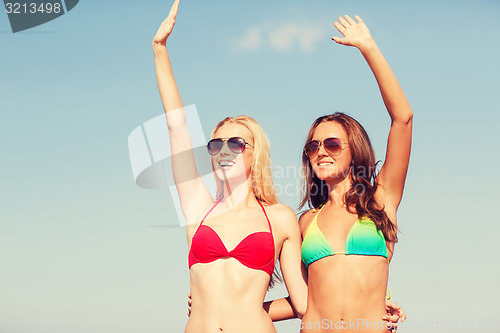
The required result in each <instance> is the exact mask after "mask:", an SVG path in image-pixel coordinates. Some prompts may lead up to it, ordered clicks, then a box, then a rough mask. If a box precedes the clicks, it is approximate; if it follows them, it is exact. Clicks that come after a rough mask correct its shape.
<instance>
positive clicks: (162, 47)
mask: <svg viewBox="0 0 500 333" xmlns="http://www.w3.org/2000/svg"><path fill="white" fill-rule="evenodd" d="M152 46H153V53H154V54H155V55H156V54H163V53H166V52H167V45H166V44H162V43H158V42H155V41H153V45H152Z"/></svg>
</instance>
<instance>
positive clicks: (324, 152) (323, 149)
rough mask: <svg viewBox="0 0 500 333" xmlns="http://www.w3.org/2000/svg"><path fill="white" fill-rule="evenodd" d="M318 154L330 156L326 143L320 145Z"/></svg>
mask: <svg viewBox="0 0 500 333" xmlns="http://www.w3.org/2000/svg"><path fill="white" fill-rule="evenodd" d="M317 156H318V157H319V156H328V152H327V151H326V149H325V145H324V144H320V145H319V149H318V154H317Z"/></svg>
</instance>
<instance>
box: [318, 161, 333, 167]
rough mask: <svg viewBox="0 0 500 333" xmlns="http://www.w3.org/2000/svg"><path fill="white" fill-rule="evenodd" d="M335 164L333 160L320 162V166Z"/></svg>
mask: <svg viewBox="0 0 500 333" xmlns="http://www.w3.org/2000/svg"><path fill="white" fill-rule="evenodd" d="M333 164H334V163H333V162H319V163H318V166H319V167H327V166H330V165H333Z"/></svg>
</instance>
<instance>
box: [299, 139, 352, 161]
mask: <svg viewBox="0 0 500 333" xmlns="http://www.w3.org/2000/svg"><path fill="white" fill-rule="evenodd" d="M321 145H323V147H325V150H326V151H327V152H328V154H330V155H331V156H337V155H340V154H341V153H342V150H344V149H345V148H347V147H342V146H343V145H346V146H347V145H348V144H347V143H343V142H342V140H340V139H339V138H327V139H325V140H323V142H321V141H319V140H311V141H309V142H307V143H306V145H305V147H304V152H305V153H306V156H307V157H313V156H314V155H316V154H317V153H318V151H319V148H320V147H321Z"/></svg>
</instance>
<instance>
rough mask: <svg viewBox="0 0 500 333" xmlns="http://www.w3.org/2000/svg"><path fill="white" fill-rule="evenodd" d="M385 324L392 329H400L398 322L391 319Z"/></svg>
mask: <svg viewBox="0 0 500 333" xmlns="http://www.w3.org/2000/svg"><path fill="white" fill-rule="evenodd" d="M384 325H385V327H387V328H388V329H390V330H397V329H398V324H397V323H391V322H390V321H385V322H384Z"/></svg>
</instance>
